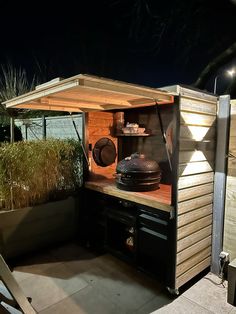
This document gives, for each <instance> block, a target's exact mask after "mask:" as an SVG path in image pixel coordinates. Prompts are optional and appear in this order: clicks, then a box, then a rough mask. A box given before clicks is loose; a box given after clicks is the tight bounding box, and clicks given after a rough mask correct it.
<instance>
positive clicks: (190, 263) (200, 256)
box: [176, 246, 211, 277]
mask: <svg viewBox="0 0 236 314" xmlns="http://www.w3.org/2000/svg"><path fill="white" fill-rule="evenodd" d="M210 255H211V246H208V247H207V248H205V249H203V250H202V251H199V252H197V253H196V254H195V255H193V256H192V257H190V258H189V259H187V260H186V261H184V262H183V263H181V264H179V265H177V267H176V276H177V277H179V276H181V275H182V274H183V273H185V272H186V271H187V270H189V269H191V268H192V267H194V266H195V265H197V264H198V263H200V262H201V261H203V260H204V259H206V258H207V257H209V256H210Z"/></svg>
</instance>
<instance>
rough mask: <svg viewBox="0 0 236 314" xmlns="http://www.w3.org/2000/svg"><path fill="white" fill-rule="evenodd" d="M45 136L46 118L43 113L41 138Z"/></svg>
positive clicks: (44, 138)
mask: <svg viewBox="0 0 236 314" xmlns="http://www.w3.org/2000/svg"><path fill="white" fill-rule="evenodd" d="M46 136H47V125H46V118H45V115H44V114H43V115H42V138H43V140H46Z"/></svg>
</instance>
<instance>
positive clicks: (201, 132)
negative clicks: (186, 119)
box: [179, 125, 216, 141]
mask: <svg viewBox="0 0 236 314" xmlns="http://www.w3.org/2000/svg"><path fill="white" fill-rule="evenodd" d="M215 132H216V128H215V126H211V127H209V126H191V125H180V134H179V137H180V139H189V140H191V139H193V140H196V141H201V140H203V139H204V140H211V139H214V138H215Z"/></svg>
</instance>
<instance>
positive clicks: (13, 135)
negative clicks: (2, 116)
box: [10, 117, 15, 143]
mask: <svg viewBox="0 0 236 314" xmlns="http://www.w3.org/2000/svg"><path fill="white" fill-rule="evenodd" d="M14 140H15V134H14V118H13V117H10V142H11V143H14Z"/></svg>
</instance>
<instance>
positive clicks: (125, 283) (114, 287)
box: [81, 267, 159, 313]
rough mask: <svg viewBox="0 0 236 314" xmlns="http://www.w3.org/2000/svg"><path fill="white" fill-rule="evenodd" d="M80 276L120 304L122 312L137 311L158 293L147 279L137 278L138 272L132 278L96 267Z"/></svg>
mask: <svg viewBox="0 0 236 314" xmlns="http://www.w3.org/2000/svg"><path fill="white" fill-rule="evenodd" d="M81 277H82V278H83V279H84V280H86V281H87V282H89V283H90V284H91V285H92V286H93V287H95V288H97V290H99V291H101V292H102V294H103V295H106V296H107V298H109V299H110V300H111V301H112V302H113V303H115V304H116V305H120V306H121V307H122V309H123V312H122V313H124V312H125V313H126V312H128V311H129V312H130V311H137V310H138V309H139V308H141V307H142V306H144V305H145V304H146V303H147V302H148V301H150V300H152V299H153V298H154V297H155V296H157V294H158V293H159V290H158V289H155V287H153V286H152V285H150V284H149V283H148V281H145V280H143V278H142V277H140V278H139V275H138V273H137V277H136V279H134V278H132V277H131V276H128V275H126V274H122V273H120V272H119V271H116V270H114V269H113V272H109V271H107V272H106V271H105V270H103V269H100V268H99V267H97V268H93V269H91V270H90V271H88V272H85V273H83V274H81Z"/></svg>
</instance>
